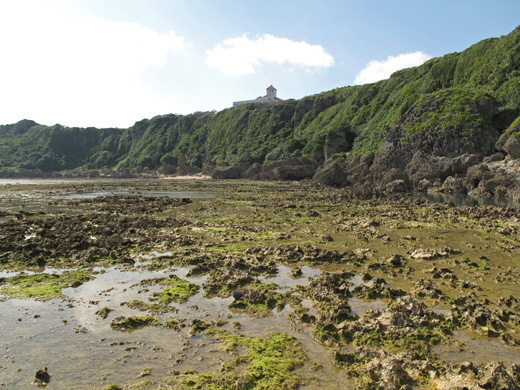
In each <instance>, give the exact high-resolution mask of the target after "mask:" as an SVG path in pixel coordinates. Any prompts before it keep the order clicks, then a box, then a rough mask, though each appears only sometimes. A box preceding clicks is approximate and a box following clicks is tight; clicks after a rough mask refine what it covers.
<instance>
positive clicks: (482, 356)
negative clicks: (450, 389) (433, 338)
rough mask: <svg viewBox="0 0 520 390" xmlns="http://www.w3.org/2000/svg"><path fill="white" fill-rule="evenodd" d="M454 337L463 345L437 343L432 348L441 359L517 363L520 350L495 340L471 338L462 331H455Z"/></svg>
mask: <svg viewBox="0 0 520 390" xmlns="http://www.w3.org/2000/svg"><path fill="white" fill-rule="evenodd" d="M454 337H455V339H456V340H457V341H460V342H463V343H464V345H463V346H462V347H461V348H459V347H458V346H456V345H453V344H452V345H438V346H436V347H435V348H434V349H433V352H434V353H436V354H437V356H439V357H440V358H441V359H443V360H445V361H447V362H451V363H463V362H472V363H474V364H487V363H489V362H491V361H494V360H497V361H501V362H503V363H504V364H506V365H511V364H518V362H519V361H520V350H518V349H516V348H513V347H510V346H508V345H504V344H501V343H500V342H498V341H496V340H479V339H472V338H471V337H470V336H469V335H467V334H466V333H462V332H455V333H454Z"/></svg>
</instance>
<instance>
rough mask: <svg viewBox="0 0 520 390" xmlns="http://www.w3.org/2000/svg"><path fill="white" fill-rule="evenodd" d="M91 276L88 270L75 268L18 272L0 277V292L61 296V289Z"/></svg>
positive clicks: (81, 282)
mask: <svg viewBox="0 0 520 390" xmlns="http://www.w3.org/2000/svg"><path fill="white" fill-rule="evenodd" d="M91 279H92V276H91V275H90V273H89V272H88V271H85V270H75V271H68V272H64V273H63V274H43V273H41V274H20V275H16V276H12V277H10V278H0V285H1V286H0V294H3V295H7V296H9V297H12V298H36V299H41V300H48V299H54V298H61V297H63V294H62V292H61V290H62V289H64V288H67V287H79V286H80V285H81V284H83V283H85V282H88V281H89V280H91Z"/></svg>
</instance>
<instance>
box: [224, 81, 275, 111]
mask: <svg viewBox="0 0 520 390" xmlns="http://www.w3.org/2000/svg"><path fill="white" fill-rule="evenodd" d="M279 100H281V99H279V98H277V97H276V88H275V87H273V86H272V85H270V86H269V87H267V95H265V96H259V97H257V98H256V99H253V100H242V101H239V102H233V107H238V106H241V105H242V104H249V103H271V102H276V101H279Z"/></svg>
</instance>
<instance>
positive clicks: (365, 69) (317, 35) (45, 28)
mask: <svg viewBox="0 0 520 390" xmlns="http://www.w3.org/2000/svg"><path fill="white" fill-rule="evenodd" d="M518 15H520V1H519V0H486V1H484V0H436V1H431V0H428V1H426V0H274V1H273V0H262V1H253V0H0V124H11V123H16V122H18V121H20V120H22V119H32V120H34V121H36V122H38V123H41V124H44V125H54V124H57V123H59V124H61V125H64V126H70V127H90V126H94V127H119V128H127V127H130V126H132V125H133V124H134V123H135V122H137V121H139V120H142V119H144V118H152V117H154V116H157V115H163V114H169V113H173V114H189V113H193V112H196V111H210V110H216V111H220V110H223V109H225V108H228V107H231V106H232V104H233V101H240V100H248V99H254V98H256V97H258V96H261V95H265V94H266V88H267V87H268V86H270V85H273V86H275V87H276V89H277V91H278V97H279V98H282V99H291V98H292V99H300V98H302V97H304V96H308V95H314V94H317V93H320V92H323V91H328V90H331V89H334V88H338V87H344V86H349V85H357V84H365V83H372V82H376V81H379V80H382V79H386V78H388V77H390V75H391V73H392V72H394V71H396V70H399V69H402V68H406V67H411V66H417V65H420V64H422V63H423V62H425V61H427V60H428V59H430V58H432V57H439V56H442V55H445V54H448V53H452V52H459V51H462V50H464V49H465V48H467V47H469V46H471V45H472V44H474V43H477V42H479V41H481V40H483V39H486V38H491V37H500V36H502V35H506V34H508V33H510V32H511V31H512V30H514V29H515V28H516V27H517V25H519V24H520V18H519V17H518Z"/></svg>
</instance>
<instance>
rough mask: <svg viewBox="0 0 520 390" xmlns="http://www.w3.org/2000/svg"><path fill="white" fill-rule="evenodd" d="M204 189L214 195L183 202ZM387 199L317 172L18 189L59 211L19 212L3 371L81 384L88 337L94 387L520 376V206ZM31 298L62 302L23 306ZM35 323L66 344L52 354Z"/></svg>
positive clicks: (510, 383)
mask: <svg viewBox="0 0 520 390" xmlns="http://www.w3.org/2000/svg"><path fill="white" fill-rule="evenodd" d="M116 190H117V191H118V192H125V193H128V195H121V194H112V195H111V194H110V192H111V191H114V192H115V191H116ZM102 192H103V193H108V194H106V195H97V196H85V195H89V194H99V193H102ZM197 192H199V193H201V194H211V197H209V196H207V197H191V198H188V197H185V198H180V197H177V198H175V197H172V196H168V194H180V193H192V194H193V193H197ZM151 194H156V195H155V196H151ZM157 194H162V196H158V195H157ZM374 194H375V193H371V194H366V193H365V194H364V193H362V192H358V191H353V190H349V189H345V188H342V189H335V188H332V187H325V188H324V187H322V186H318V185H316V184H313V183H310V182H301V181H300V182H279V183H273V182H255V181H225V180H218V181H217V180H214V181H208V180H198V181H197V180H192V181H169V180H168V181H165V180H151V179H148V180H143V179H141V180H126V181H125V180H118V181H92V180H88V181H85V182H74V183H72V182H71V183H63V184H60V185H55V184H52V185H51V184H47V185H46V184H38V185H35V186H27V185H18V186H16V185H13V186H9V187H6V188H4V189H3V191H2V193H1V195H2V196H1V201H2V204H3V205H7V204H11V203H12V202H14V201H15V200H17V199H26V200H28V199H31V201H32V202H33V203H31V207H32V209H31V210H36V209H38V208H37V205H36V204H39V205H40V206H41V208H39V209H38V210H40V211H38V212H35V211H29V206H28V204H29V203H27V206H25V207H24V205H23V204H22V205H20V208H19V209H18V210H17V209H16V208H15V207H14V208H13V207H11V208H9V209H7V208H6V209H5V210H7V211H5V212H3V214H2V216H1V217H0V218H1V221H2V222H1V223H0V248H1V249H0V264H1V266H2V269H3V270H4V271H3V272H4V275H5V276H2V277H1V278H0V294H1V297H2V298H1V301H0V309H2V310H3V313H6V315H5V316H3V317H2V319H0V325H1V326H2V327H3V329H6V334H5V335H4V337H5V341H4V342H3V343H4V345H5V348H6V352H5V356H7V358H6V359H4V360H5V363H3V364H2V371H3V372H4V373H5V374H6V376H5V378H6V379H4V383H5V384H4V385H5V386H7V388H10V387H13V386H15V385H14V384H17V385H18V386H19V385H20V384H23V383H25V384H29V383H31V381H32V380H34V377H35V374H34V373H35V372H37V378H38V375H39V376H41V372H45V373H46V374H47V372H48V373H49V374H47V375H46V376H45V381H46V382H45V385H46V387H47V388H49V389H65V388H69V387H70V383H71V380H73V379H72V378H73V375H72V372H73V371H74V368H73V367H72V364H73V363H69V364H70V366H69V365H68V364H66V363H64V362H63V361H62V359H60V358H56V359H54V358H53V357H52V356H57V357H58V356H60V353H61V352H60V351H61V350H63V351H65V350H67V348H69V346H70V345H74V344H75V343H82V342H86V343H87V345H91V346H96V347H95V349H94V350H90V348H87V349H85V350H84V351H83V352H84V355H83V354H82V355H81V362H82V369H83V370H85V372H86V373H87V374H86V376H85V377H83V379H82V380H80V381H79V382H78V379H77V378H76V379H74V380H75V381H76V382H75V388H77V389H83V388H84V389H91V388H98V389H112V390H113V389H156V388H174V389H176V388H288V389H296V388H302V389H305V388H309V389H314V388H316V389H318V388H319V389H329V388H330V389H351V388H359V389H374V388H381V389H462V388H468V389H489V388H504V389H505V388H507V389H517V388H519V387H518V383H520V368H519V366H518V364H517V363H516V362H518V361H520V360H519V359H520V337H519V336H518V334H519V332H520V289H519V286H518V280H520V273H519V270H518V264H517V263H518V259H519V258H520V219H519V217H518V210H515V209H512V208H504V207H495V206H475V207H467V206H460V207H455V206H453V205H450V204H447V203H434V202H430V201H427V200H425V199H420V198H413V197H411V196H402V195H400V196H397V195H392V194H386V195H383V194H382V193H381V194H380V195H377V196H374ZM63 195H67V196H63ZM76 195H78V196H76ZM79 195H81V196H79ZM38 202H39V203H38ZM50 206H52V207H50ZM38 207H39V206H38ZM45 269H47V270H50V269H53V270H58V271H59V272H56V271H53V272H51V273H42V271H43V270H45ZM21 271H23V272H21ZM110 275H114V276H112V277H114V278H115V277H116V275H117V279H113V280H114V281H112V282H110V280H111V279H110ZM103 278H107V279H106V281H105V282H102V280H105V279H103ZM124 278H127V280H128V281H125V279H124ZM115 280H118V282H115ZM130 280H132V282H129V281H130ZM19 298H25V299H31V300H34V299H36V300H41V301H42V305H44V306H38V307H40V309H38V308H33V309H30V310H29V309H23V307H24V305H26V304H24V301H23V300H22V301H19V303H16V304H18V305H20V307H19V309H18V310H17V311H14V313H15V314H9V313H11V312H10V311H9V310H10V309H9V308H10V307H11V306H12V305H14V304H15V302H18V301H16V299H19ZM59 300H61V301H62V302H63V304H61V305H60V304H59V303H58V302H59ZM27 302H28V301H27ZM45 302H48V304H47V303H45ZM27 304H28V303H27ZM2 305H6V306H5V307H4V306H2ZM45 305H48V306H45ZM58 305H59V306H58ZM56 308H59V310H56ZM21 313H26V314H27V315H26V314H21ZM50 313H55V314H52V315H51V314H50ZM11 316H12V317H11ZM52 316H56V323H54V322H53V321H54V320H53V319H52V318H53V317H52ZM64 316H65V317H64ZM32 322H35V323H40V324H41V325H39V330H38V332H39V334H41V332H43V333H44V334H45V337H46V338H47V339H48V340H49V341H50V340H52V344H53V345H54V352H56V353H55V354H53V355H52V356H49V355H45V357H44V358H43V360H42V357H39V358H38V359H39V360H37V361H38V362H40V364H41V366H33V365H32V364H33V362H32V359H33V357H31V356H30V355H29V353H31V354H32V355H33V356H36V357H38V356H42V355H41V354H40V352H39V347H38V345H37V344H36V343H35V344H31V341H30V340H32V339H34V340H38V339H39V336H38V337H37V336H36V335H35V334H34V333H33V332H34V329H33V327H32V325H31V324H32ZM8 324H11V325H10V326H9V325H8ZM12 324H14V325H12ZM44 324H45V325H44ZM46 327H48V330H47V331H46V330H45V329H46ZM58 329H63V330H61V331H57V330H58ZM60 332H61V333H60ZM63 332H65V333H63ZM67 332H68V333H67ZM130 332H133V333H130ZM58 334H59V335H62V334H63V335H68V336H67V337H66V339H62V338H58ZM20 335H21V336H22V340H26V341H24V342H25V343H28V344H27V345H30V346H31V347H29V348H27V347H24V348H19V343H20V341H19V340H20V339H18V338H17V337H19V336H20ZM60 337H63V336H60ZM81 340H85V341H81ZM172 340H178V341H175V344H174V345H172V344H171V343H172V342H173V341H172ZM76 349H77V348H76ZM490 351H495V352H493V353H490ZM78 353H80V354H81V352H79V351H78ZM107 356H112V358H111V359H112V363H111V364H110V367H111V368H109V366H108V365H107V368H100V367H99V365H98V364H97V363H96V362H97V361H98V360H96V359H104V358H105V357H107ZM43 362H45V363H43ZM201 362H202V363H201ZM22 363H23V366H22ZM43 367H45V369H43ZM38 373H40V374H38Z"/></svg>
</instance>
